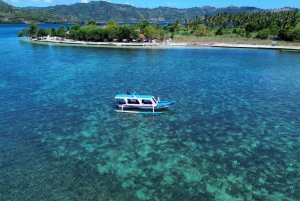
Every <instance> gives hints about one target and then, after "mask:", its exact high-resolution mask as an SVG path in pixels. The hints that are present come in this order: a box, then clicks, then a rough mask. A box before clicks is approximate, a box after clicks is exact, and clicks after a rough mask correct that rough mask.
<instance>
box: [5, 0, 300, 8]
mask: <svg viewBox="0 0 300 201" xmlns="http://www.w3.org/2000/svg"><path fill="white" fill-rule="evenodd" d="M2 1H3V2H6V3H8V4H10V5H13V6H15V7H27V6H36V7H46V6H54V5H70V4H75V3H87V2H89V1H90V0H2ZM93 1H101V0H93ZM105 1H108V2H111V3H117V4H129V5H133V6H135V7H141V8H156V7H159V6H165V7H172V8H192V7H202V6H212V7H217V8H220V7H228V6H231V5H233V6H239V7H240V6H253V7H257V8H263V9H273V8H283V7H294V8H299V9H300V0H151V1H147V0H105Z"/></svg>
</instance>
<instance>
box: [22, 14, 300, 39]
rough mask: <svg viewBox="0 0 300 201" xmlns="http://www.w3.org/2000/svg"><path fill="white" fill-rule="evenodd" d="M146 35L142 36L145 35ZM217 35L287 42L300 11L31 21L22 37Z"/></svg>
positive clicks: (299, 22)
mask: <svg viewBox="0 0 300 201" xmlns="http://www.w3.org/2000/svg"><path fill="white" fill-rule="evenodd" d="M141 34H142V35H141ZM176 34H177V35H178V34H179V35H185V36H187V35H193V36H196V37H201V36H207V35H210V36H217V35H228V36H231V37H232V36H235V37H246V38H250V37H253V38H257V39H273V40H274V39H276V40H285V41H295V40H300V13H299V11H298V10H294V11H283V12H276V13H275V12H255V13H242V14H227V13H219V14H217V15H214V16H209V15H205V16H204V18H203V19H202V18H200V17H198V16H197V15H196V17H195V18H194V19H192V20H187V19H185V20H184V23H181V22H180V20H176V21H175V22H174V23H173V24H169V25H167V26H165V27H163V26H161V24H159V23H157V24H151V23H150V22H149V21H147V20H140V21H139V22H138V23H137V24H136V25H129V24H125V25H121V26H120V25H119V24H118V23H117V22H116V21H114V20H110V21H109V23H108V24H106V26H104V27H99V26H97V23H96V22H95V21H93V20H90V21H88V22H87V23H86V24H85V25H84V26H81V25H80V24H77V25H74V26H71V27H67V28H65V27H64V26H61V27H60V28H59V29H58V30H55V29H54V28H51V29H49V30H46V29H45V28H43V27H41V28H39V29H38V28H37V26H36V24H35V23H31V24H30V26H29V28H28V29H23V30H21V31H20V32H19V34H18V36H24V35H28V36H37V37H43V36H47V35H50V36H51V37H54V36H58V37H60V38H69V39H73V40H82V41H122V40H123V39H126V40H129V41H132V40H133V39H142V38H143V37H146V38H149V39H153V38H156V39H159V40H163V39H165V38H168V37H174V35H176Z"/></svg>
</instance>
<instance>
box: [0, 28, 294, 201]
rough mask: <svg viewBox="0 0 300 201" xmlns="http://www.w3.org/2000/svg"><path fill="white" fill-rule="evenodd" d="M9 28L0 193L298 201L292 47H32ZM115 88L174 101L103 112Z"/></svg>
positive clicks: (0, 84) (2, 72)
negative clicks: (156, 109) (143, 109)
mask: <svg viewBox="0 0 300 201" xmlns="http://www.w3.org/2000/svg"><path fill="white" fill-rule="evenodd" d="M23 26H24V25H23ZM20 29H22V26H21V25H1V26H0V36H1V38H2V39H1V41H0V44H1V47H4V48H1V49H0V55H1V68H0V92H1V97H0V128H1V133H0V138H1V140H0V149H1V155H0V175H1V177H0V199H1V200H298V199H299V197H300V193H299V192H300V187H299V183H300V172H299V169H300V157H299V151H300V109H299V108H300V103H299V97H300V90H299V89H300V79H299V77H300V67H299V63H300V54H299V53H297V52H288V51H286V52H283V51H274V50H249V49H221V48H170V49H151V48H148V49H143V48H127V49H116V48H96V47H90V48H87V47H78V46H77V47H68V46H58V45H37V44H32V43H29V42H24V41H23V40H19V39H18V38H17V37H16V33H17V32H18V31H19V30H20ZM127 90H129V91H132V92H133V91H137V92H139V93H143V94H152V95H154V96H155V97H157V96H159V97H160V98H161V100H166V99H175V100H176V103H175V105H174V106H173V107H172V108H170V109H169V110H165V111H164V112H163V114H162V115H137V114H119V113H115V112H114V109H115V108H114V96H115V94H117V93H122V92H126V91H127Z"/></svg>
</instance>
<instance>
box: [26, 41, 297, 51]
mask: <svg viewBox="0 0 300 201" xmlns="http://www.w3.org/2000/svg"><path fill="white" fill-rule="evenodd" d="M31 41H35V42H44V43H45V42H46V43H59V44H70V45H85V46H86V45H91V46H106V47H107V46H112V47H154V48H155V47H218V48H222V47H224V48H249V49H274V50H300V46H279V45H276V44H275V45H250V44H233V43H214V42H211V43H210V42H207V43H188V42H187V43H177V42H174V41H173V42H166V41H164V42H159V43H157V42H154V43H150V42H141V43H138V42H137V43H125V42H91V41H75V40H71V39H57V38H46V39H40V40H36V39H34V40H31Z"/></svg>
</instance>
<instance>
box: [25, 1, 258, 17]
mask: <svg viewBox="0 0 300 201" xmlns="http://www.w3.org/2000/svg"><path fill="white" fill-rule="evenodd" d="M22 10H23V11H31V12H32V11H35V10H40V11H46V12H50V13H56V14H58V15H61V16H73V17H74V18H78V19H80V20H81V21H87V20H95V21H99V22H107V21H109V20H111V19H112V20H115V21H117V22H136V21H139V20H140V19H146V20H149V21H154V22H155V21H158V22H161V21H175V20H177V19H179V20H181V21H183V20H185V19H194V18H195V16H196V15H198V16H204V15H205V14H208V15H215V14H217V13H220V12H227V13H230V14H236V13H242V12H255V11H259V12H260V11H263V9H259V8H255V7H235V6H230V7H227V8H214V7H209V6H205V7H194V8H187V9H177V8H169V7H158V8H153V9H149V8H137V7H134V6H130V5H124V4H113V3H109V2H105V1H97V2H89V3H76V4H72V5H57V6H50V7H45V8H34V7H31V8H22Z"/></svg>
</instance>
